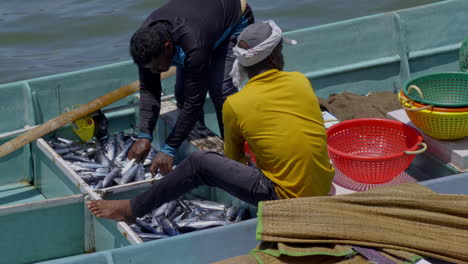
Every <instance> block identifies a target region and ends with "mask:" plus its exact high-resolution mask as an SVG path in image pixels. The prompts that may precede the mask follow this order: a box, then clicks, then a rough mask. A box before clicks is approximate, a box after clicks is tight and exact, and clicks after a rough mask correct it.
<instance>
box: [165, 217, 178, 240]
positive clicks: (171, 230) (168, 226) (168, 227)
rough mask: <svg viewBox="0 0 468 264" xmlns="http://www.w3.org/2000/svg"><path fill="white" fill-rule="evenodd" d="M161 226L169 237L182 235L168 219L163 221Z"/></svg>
mask: <svg viewBox="0 0 468 264" xmlns="http://www.w3.org/2000/svg"><path fill="white" fill-rule="evenodd" d="M161 226H162V229H163V231H164V233H166V234H167V235H169V236H177V235H180V233H179V231H177V228H176V225H175V224H174V223H173V222H172V221H171V220H169V219H167V218H163V219H162V220H161Z"/></svg>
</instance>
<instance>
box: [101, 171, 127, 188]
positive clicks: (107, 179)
mask: <svg viewBox="0 0 468 264" xmlns="http://www.w3.org/2000/svg"><path fill="white" fill-rule="evenodd" d="M121 171H122V169H120V168H114V169H112V171H111V172H110V173H108V174H107V175H106V176H105V178H104V180H103V182H102V187H103V188H107V187H109V186H111V184H112V182H113V181H114V178H115V177H117V176H119V175H120V172H121Z"/></svg>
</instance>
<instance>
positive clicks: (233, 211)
mask: <svg viewBox="0 0 468 264" xmlns="http://www.w3.org/2000/svg"><path fill="white" fill-rule="evenodd" d="M224 215H225V217H226V219H227V220H228V221H234V220H235V219H236V217H237V207H235V206H230V207H228V208H227V209H226V210H225V214H224Z"/></svg>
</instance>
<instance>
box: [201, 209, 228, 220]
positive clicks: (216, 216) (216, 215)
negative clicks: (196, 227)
mask: <svg viewBox="0 0 468 264" xmlns="http://www.w3.org/2000/svg"><path fill="white" fill-rule="evenodd" d="M223 218H224V210H223V211H221V210H213V211H209V212H207V213H206V214H203V215H201V216H200V220H204V221H215V220H224V219H223Z"/></svg>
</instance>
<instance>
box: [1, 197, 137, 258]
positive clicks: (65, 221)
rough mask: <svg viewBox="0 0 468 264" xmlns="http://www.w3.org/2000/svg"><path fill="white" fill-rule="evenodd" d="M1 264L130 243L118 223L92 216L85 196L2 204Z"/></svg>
mask: <svg viewBox="0 0 468 264" xmlns="http://www.w3.org/2000/svg"><path fill="white" fill-rule="evenodd" d="M0 226H1V227H2V238H1V239H0V248H1V249H2V251H1V252H2V258H1V259H0V263H10V264H11V263H32V262H37V261H43V260H48V259H54V258H60V257H67V256H74V255H79V254H83V253H89V252H95V251H101V250H107V249H113V248H117V247H122V246H127V245H130V244H131V243H130V242H129V240H128V239H127V238H126V237H125V236H123V235H122V234H121V232H120V231H119V230H118V228H117V226H116V225H115V224H109V223H107V222H105V221H102V220H100V219H93V218H91V217H90V216H89V213H88V211H87V209H86V208H85V206H84V195H82V194H77V195H71V196H66V197H60V198H53V199H48V200H44V201H37V202H28V203H22V204H16V205H9V206H1V207H0Z"/></svg>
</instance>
